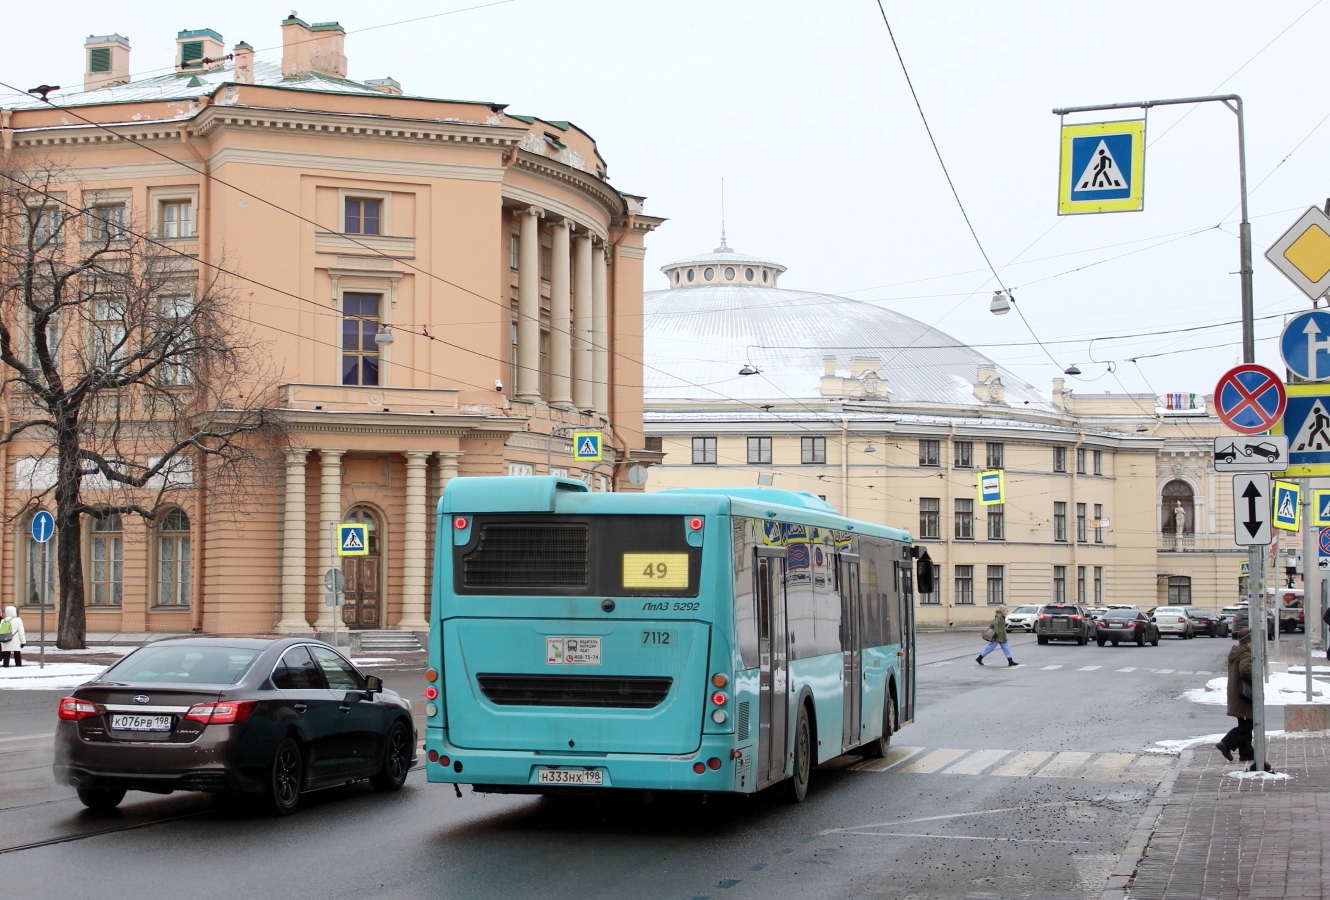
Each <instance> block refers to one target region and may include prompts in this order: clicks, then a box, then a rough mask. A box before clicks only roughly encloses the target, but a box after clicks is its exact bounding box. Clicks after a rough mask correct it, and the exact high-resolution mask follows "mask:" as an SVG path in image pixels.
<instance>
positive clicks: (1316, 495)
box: [1312, 491, 1330, 555]
mask: <svg viewBox="0 0 1330 900" xmlns="http://www.w3.org/2000/svg"><path fill="white" fill-rule="evenodd" d="M1312 524H1313V525H1315V526H1316V527H1317V528H1324V527H1326V526H1328V525H1330V491H1312ZM1327 555H1330V554H1327Z"/></svg>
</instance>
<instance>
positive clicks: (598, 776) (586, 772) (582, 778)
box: [536, 769, 605, 787]
mask: <svg viewBox="0 0 1330 900" xmlns="http://www.w3.org/2000/svg"><path fill="white" fill-rule="evenodd" d="M604 783H605V781H604V773H602V772H600V771H599V770H598V769H537V770H536V784H568V785H577V786H579V787H601V786H602V785H604Z"/></svg>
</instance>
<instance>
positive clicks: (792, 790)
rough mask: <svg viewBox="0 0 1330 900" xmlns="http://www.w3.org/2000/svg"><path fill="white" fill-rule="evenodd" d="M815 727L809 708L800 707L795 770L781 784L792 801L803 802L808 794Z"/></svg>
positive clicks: (786, 795)
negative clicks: (811, 724) (811, 720)
mask: <svg viewBox="0 0 1330 900" xmlns="http://www.w3.org/2000/svg"><path fill="white" fill-rule="evenodd" d="M812 753H813V729H812V726H810V725H809V723H808V708H807V707H806V706H802V705H801V706H800V707H799V722H798V724H797V725H795V727H794V772H793V773H791V775H790V777H789V778H787V779H786V780H785V783H784V784H783V785H782V786H781V787H782V788H783V789H784V791H785V799H786V800H787V801H788V802H790V803H802V802H803V799H804V798H805V797H807V796H808V779H809V776H810V775H811V774H812V771H813V764H812Z"/></svg>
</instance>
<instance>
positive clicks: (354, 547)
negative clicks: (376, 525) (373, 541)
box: [337, 523, 369, 556]
mask: <svg viewBox="0 0 1330 900" xmlns="http://www.w3.org/2000/svg"><path fill="white" fill-rule="evenodd" d="M337 555H338V556H369V526H368V525H366V524H364V523H360V524H357V525H348V524H342V525H338V526H337Z"/></svg>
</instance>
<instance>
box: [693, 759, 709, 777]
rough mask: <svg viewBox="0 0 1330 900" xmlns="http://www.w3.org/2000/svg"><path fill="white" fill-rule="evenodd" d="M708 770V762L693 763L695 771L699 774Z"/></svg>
mask: <svg viewBox="0 0 1330 900" xmlns="http://www.w3.org/2000/svg"><path fill="white" fill-rule="evenodd" d="M706 770H707V764H706V763H700V762H695V763H693V771H694V772H696V773H697V774H699V775H701V774H702V773H703V772H705V771H706Z"/></svg>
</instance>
